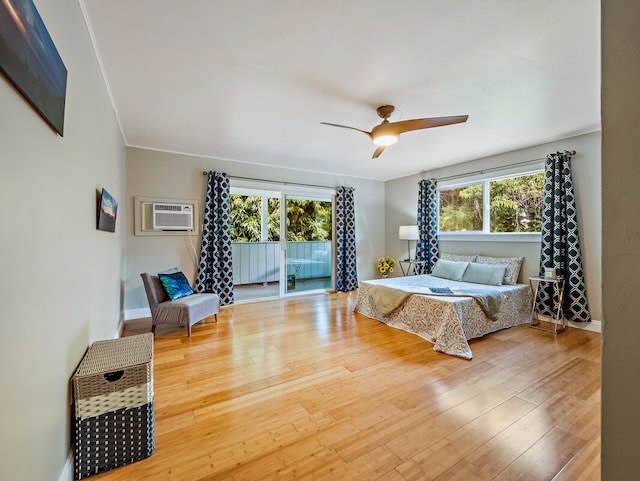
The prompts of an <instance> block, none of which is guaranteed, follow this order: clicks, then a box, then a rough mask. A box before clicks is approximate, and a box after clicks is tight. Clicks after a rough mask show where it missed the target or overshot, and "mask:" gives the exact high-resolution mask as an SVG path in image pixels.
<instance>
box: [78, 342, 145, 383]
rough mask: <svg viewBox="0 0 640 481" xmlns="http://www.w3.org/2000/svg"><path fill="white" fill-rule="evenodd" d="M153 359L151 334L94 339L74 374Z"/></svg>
mask: <svg viewBox="0 0 640 481" xmlns="http://www.w3.org/2000/svg"><path fill="white" fill-rule="evenodd" d="M152 359H153V334H152V333H150V332H147V333H145V334H138V335H135V336H128V337H120V338H117V339H109V340H106V341H96V342H94V343H93V344H91V346H90V347H89V349H88V350H87V353H86V354H85V356H84V358H82V361H81V362H80V365H79V366H78V369H77V370H76V373H75V376H86V375H89V374H94V373H96V372H108V371H116V370H118V369H123V368H125V367H128V366H135V365H139V364H146V363H148V362H150V361H151V360H152Z"/></svg>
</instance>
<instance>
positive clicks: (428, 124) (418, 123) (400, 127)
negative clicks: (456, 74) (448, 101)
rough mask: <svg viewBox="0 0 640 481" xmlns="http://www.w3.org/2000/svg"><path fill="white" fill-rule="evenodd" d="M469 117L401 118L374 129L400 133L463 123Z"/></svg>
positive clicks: (388, 132) (386, 132)
mask: <svg viewBox="0 0 640 481" xmlns="http://www.w3.org/2000/svg"><path fill="white" fill-rule="evenodd" d="M468 118H469V116H468V115H453V116H450V117H429V118H425V119H413V120H401V121H399V122H389V123H388V124H382V125H379V126H378V127H380V129H378V128H377V127H376V128H375V129H374V130H380V131H384V133H385V134H393V135H400V134H403V133H405V132H410V131H412V130H420V129H430V128H433V127H442V126H443V125H452V124H461V123H463V122H466V121H467V119H468ZM372 133H373V132H372ZM381 134H382V133H381Z"/></svg>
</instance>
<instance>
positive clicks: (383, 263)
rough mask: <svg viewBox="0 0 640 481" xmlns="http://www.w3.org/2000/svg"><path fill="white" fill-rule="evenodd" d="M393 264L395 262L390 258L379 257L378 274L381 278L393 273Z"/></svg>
mask: <svg viewBox="0 0 640 481" xmlns="http://www.w3.org/2000/svg"><path fill="white" fill-rule="evenodd" d="M395 263H396V260H395V259H394V258H393V257H391V256H387V257H381V258H380V259H378V271H380V274H382V275H383V276H386V275H387V274H389V273H391V272H393V266H394V264H395Z"/></svg>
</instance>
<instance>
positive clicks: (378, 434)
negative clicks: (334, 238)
mask: <svg viewBox="0 0 640 481" xmlns="http://www.w3.org/2000/svg"><path fill="white" fill-rule="evenodd" d="M349 305H350V302H349V297H348V296H347V295H346V294H322V295H316V296H310V297H302V298H294V299H290V300H275V301H268V302H262V303H253V304H242V305H236V306H233V307H228V308H224V309H222V310H221V312H220V314H218V323H217V324H215V323H213V321H212V320H207V322H206V323H205V324H196V325H195V326H194V328H193V334H192V337H191V339H188V338H187V337H186V332H185V330H184V329H172V328H164V329H163V328H161V327H159V328H158V330H157V332H156V337H155V356H154V382H155V414H156V422H155V427H156V450H155V453H154V454H153V455H152V456H151V457H149V458H147V459H145V460H142V461H139V462H136V463H132V464H130V465H127V466H123V467H120V468H117V469H114V470H111V471H108V472H106V473H104V474H101V475H98V476H95V477H94V479H96V480H99V481H107V480H154V481H166V480H172V481H173V480H190V481H196V480H202V481H205V480H206V481H214V480H233V481H240V480H246V481H257V480H285V479H286V480H306V479H309V480H311V479H313V480H332V481H334V480H339V481H341V480H385V481H387V480H389V481H409V480H432V479H433V480H438V481H444V480H464V481H480V480H491V479H495V480H535V481H540V480H553V481H569V480H571V481H576V480H582V481H594V480H599V479H600V335H599V334H597V333H593V332H588V331H581V330H577V329H573V328H568V329H567V330H566V331H565V332H563V333H561V334H560V335H558V336H557V337H554V336H553V335H551V334H546V333H544V332H541V331H538V330H534V329H530V328H528V327H527V326H518V327H515V328H511V329H508V330H504V331H500V332H497V333H494V334H491V335H488V336H486V337H484V338H482V339H478V340H474V341H471V348H472V350H473V353H474V359H473V360H472V361H465V360H463V359H458V358H454V357H451V356H448V355H445V354H439V353H436V352H434V351H433V350H432V345H431V344H429V343H428V342H426V341H424V340H422V339H421V338H419V337H417V336H414V335H412V334H408V333H406V332H403V331H399V330H395V329H393V328H390V327H388V326H385V325H384V324H381V323H379V322H377V321H374V320H372V319H368V318H366V317H364V316H361V315H360V314H354V313H352V312H350V309H349ZM149 328H150V326H149V324H147V323H146V322H142V323H141V322H137V323H135V322H134V323H131V322H130V323H128V326H127V329H126V334H135V333H138V332H146V331H148V330H149Z"/></svg>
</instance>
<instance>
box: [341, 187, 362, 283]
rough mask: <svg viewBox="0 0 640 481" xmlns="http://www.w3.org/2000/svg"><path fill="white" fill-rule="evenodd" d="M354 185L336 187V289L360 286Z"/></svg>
mask: <svg viewBox="0 0 640 481" xmlns="http://www.w3.org/2000/svg"><path fill="white" fill-rule="evenodd" d="M353 191H354V189H353V187H338V188H336V291H337V292H348V291H353V290H354V289H357V288H358V271H357V268H356V211H355V203H354V200H353Z"/></svg>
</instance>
